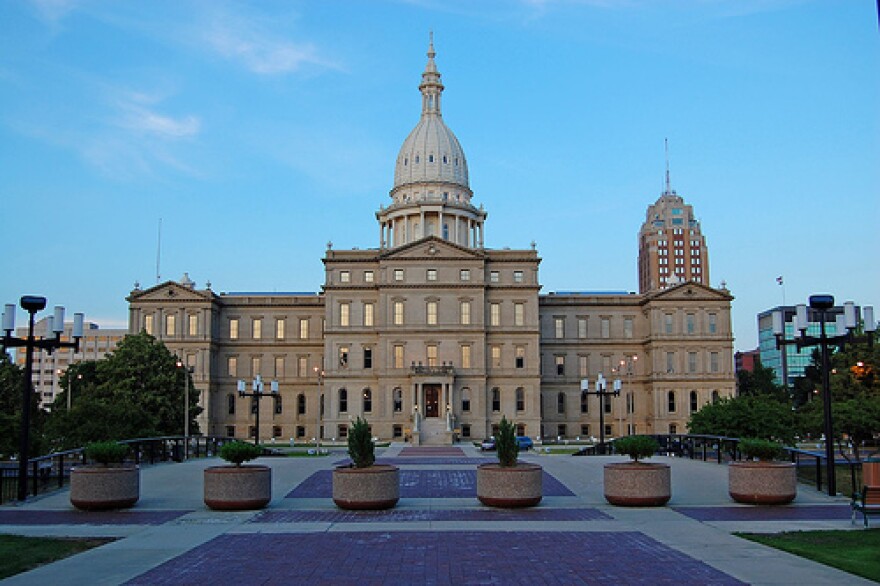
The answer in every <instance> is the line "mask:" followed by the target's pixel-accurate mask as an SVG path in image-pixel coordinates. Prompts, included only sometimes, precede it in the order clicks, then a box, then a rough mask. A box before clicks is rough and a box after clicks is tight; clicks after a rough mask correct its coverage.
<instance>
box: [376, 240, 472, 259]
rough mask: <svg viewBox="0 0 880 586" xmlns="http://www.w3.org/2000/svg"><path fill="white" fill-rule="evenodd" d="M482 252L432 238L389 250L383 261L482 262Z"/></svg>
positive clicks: (383, 255) (382, 256)
mask: <svg viewBox="0 0 880 586" xmlns="http://www.w3.org/2000/svg"><path fill="white" fill-rule="evenodd" d="M484 257H485V254H484V253H483V252H482V251H478V250H473V249H470V248H466V247H464V246H459V245H458V244H454V243H452V242H449V241H447V240H443V239H441V238H437V237H436V236H431V237H429V238H422V239H421V240H417V241H415V242H410V243H409V244H405V245H403V246H400V247H398V248H394V249H391V250H388V251H387V252H385V253H384V254H382V255H381V256H380V258H381V260H432V259H434V260H439V259H442V260H482V259H483V258H484Z"/></svg>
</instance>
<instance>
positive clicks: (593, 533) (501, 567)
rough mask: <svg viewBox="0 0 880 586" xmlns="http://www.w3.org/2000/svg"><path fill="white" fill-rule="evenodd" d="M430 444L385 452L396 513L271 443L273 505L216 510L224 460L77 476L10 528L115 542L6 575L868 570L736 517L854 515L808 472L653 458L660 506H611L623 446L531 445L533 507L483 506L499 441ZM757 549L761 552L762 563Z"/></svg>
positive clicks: (643, 579)
mask: <svg viewBox="0 0 880 586" xmlns="http://www.w3.org/2000/svg"><path fill="white" fill-rule="evenodd" d="M458 447H460V448H461V452H460V453H459V454H458V455H455V454H454V453H452V454H445V455H442V456H431V455H430V454H427V453H419V452H418V451H416V452H415V453H414V455H406V454H412V453H413V451H412V450H407V451H406V452H402V448H403V445H397V444H395V445H392V446H391V447H390V448H388V449H386V450H384V451H382V452H381V453H380V454H379V456H380V458H382V459H387V460H389V461H391V462H393V463H395V464H397V465H399V466H400V468H401V493H402V498H401V501H400V503H399V504H398V506H397V507H396V508H395V509H393V510H391V511H385V512H343V511H340V510H339V509H337V508H336V507H335V506H334V505H333V502H332V500H331V499H330V498H329V497H330V495H329V488H328V484H327V483H328V479H329V471H330V470H331V469H332V467H333V465H334V464H335V463H337V462H339V461H340V460H343V459H344V458H345V455H344V453H342V451H340V452H338V453H335V454H331V456H329V457H325V458H265V459H262V460H260V462H261V463H264V464H267V465H269V466H271V467H272V472H273V480H272V482H273V499H272V502H271V503H270V505H269V506H268V507H267V508H266V509H264V510H263V511H254V512H242V513H221V512H214V511H210V510H208V509H207V508H206V507H205V506H204V503H203V501H202V473H203V470H204V469H205V468H206V467H207V466H211V465H217V464H218V463H219V461H218V460H216V459H214V460H196V461H189V462H186V463H183V464H161V465H157V466H152V467H147V468H144V469H143V470H142V472H141V499H140V501H139V502H138V504H137V505H136V506H135V507H134V508H132V509H130V510H127V511H120V512H107V513H82V512H79V511H75V510H74V509H73V508H72V507H71V506H70V504H69V500H68V497H69V495H68V492H67V491H66V490H63V491H59V492H57V493H54V494H51V495H47V496H44V497H40V498H36V499H33V500H31V501H29V502H27V503H25V504H22V505H17V506H7V507H0V532H2V533H14V534H20V535H47V536H77V537H82V536H106V537H116V538H119V539H117V540H116V541H114V542H112V543H108V544H107V545H104V546H102V547H99V548H96V549H93V550H90V551H88V552H85V553H82V554H79V555H76V556H74V557H71V558H67V559H65V560H61V561H59V562H56V563H54V564H50V565H48V566H44V567H42V568H38V569H36V570H33V571H31V572H27V573H25V574H21V575H19V576H15V577H13V578H10V579H8V580H6V581H5V582H6V583H9V584H33V583H47V584H120V583H126V582H131V583H135V584H237V585H238V586H240V585H241V584H263V583H266V584H269V583H287V584H290V583H308V584H358V585H359V586H361V585H363V584H365V583H368V584H417V583H430V584H452V583H455V584H496V583H497V584H500V583H505V584H510V583H513V584H526V583H528V584H530V585H531V584H566V585H567V584H621V583H649V584H657V583H665V582H668V583H676V584H741V583H748V584H768V585H769V584H795V583H797V584H801V585H806V584H839V583H842V582H844V583H846V584H870V583H872V582H869V581H867V580H862V579H859V578H856V577H854V576H852V575H850V574H846V573H844V572H840V571H838V570H834V569H832V568H828V567H826V566H823V565H820V564H817V563H814V562H810V561H807V560H804V559H802V558H798V557H795V556H792V555H789V554H786V553H782V552H778V551H776V550H773V549H770V548H767V547H764V546H761V545H758V544H754V543H752V542H749V541H746V540H743V539H740V538H738V537H735V536H733V535H731V533H732V532H735V531H750V532H777V531H787V530H805V529H850V528H852V526H851V524H850V521H849V507H848V499H844V498H831V497H828V496H826V495H824V494H822V493H820V492H818V491H816V490H815V489H814V488H812V487H808V486H801V487H799V493H798V497H797V499H796V501H795V502H794V503H793V504H792V505H791V506H786V507H760V508H759V507H750V506H743V505H737V504H735V503H733V502H732V501H731V500H730V499H729V497H728V496H727V468H726V466H723V465H718V464H714V463H704V462H699V461H691V460H682V459H678V458H660V457H658V458H655V459H654V460H657V461H664V462H667V463H669V464H670V465H671V466H672V499H671V501H670V502H669V505H668V506H666V507H660V508H643V509H631V508H622V507H613V506H610V505H608V504H607V503H606V502H605V499H604V497H603V495H602V465H603V464H604V463H606V462H610V461H621V460H622V459H623V458H621V457H616V456H603V457H581V458H575V457H570V456H541V455H527V456H524V457H523V459H524V460H527V461H534V462H537V463H539V464H541V465H542V466H543V467H544V470H545V472H547V474H548V476H547V477H545V497H544V499H543V501H542V502H541V504H540V506H538V507H535V508H533V509H525V510H517V511H502V510H495V509H489V508H487V507H483V506H481V505H480V504H479V502H478V501H477V500H476V498H475V497H474V496H473V495H474V488H473V483H474V474H475V473H474V470H475V467H476V464H478V463H480V462H481V461H489V460H490V459H491V460H494V455H491V454H481V453H480V452H479V451H478V450H477V449H475V448H473V447H472V446H470V445H469V444H461V445H460V446H458ZM756 562H758V563H756Z"/></svg>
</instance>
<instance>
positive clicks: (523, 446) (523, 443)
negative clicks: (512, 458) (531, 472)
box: [516, 435, 535, 452]
mask: <svg viewBox="0 0 880 586" xmlns="http://www.w3.org/2000/svg"><path fill="white" fill-rule="evenodd" d="M516 445H518V446H519V450H520V451H521V452H522V451H525V450H531V449H532V448H533V447H534V446H535V442H533V441H532V438H530V437H529V436H527V435H518V436H516Z"/></svg>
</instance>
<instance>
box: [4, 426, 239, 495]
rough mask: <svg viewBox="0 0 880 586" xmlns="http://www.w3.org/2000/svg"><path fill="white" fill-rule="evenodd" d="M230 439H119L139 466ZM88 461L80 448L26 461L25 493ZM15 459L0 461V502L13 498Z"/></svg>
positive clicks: (213, 449) (66, 478) (212, 449)
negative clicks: (26, 483) (128, 447)
mask: <svg viewBox="0 0 880 586" xmlns="http://www.w3.org/2000/svg"><path fill="white" fill-rule="evenodd" d="M230 439H232V438H228V437H215V436H191V437H190V438H189V442H186V441H185V440H184V437H183V436H167V437H150V438H137V439H130V440H125V441H121V442H119V443H120V444H125V445H127V446H130V447H131V450H130V451H129V455H128V458H127V461H128V462H131V463H134V464H137V465H140V466H143V465H147V464H157V463H160V462H182V461H183V460H184V459H186V458H205V457H211V456H214V455H215V454H216V453H217V450H218V449H219V447H220V446H221V445H223V442H226V441H229V440H230ZM84 464H88V462H87V461H86V456H85V449H84V448H77V449H75V450H68V451H66V452H55V453H53V454H49V455H47V456H38V457H36V458H31V459H30V460H29V461H28V486H29V488H28V493H29V494H30V495H31V496H36V495H38V494H41V493H45V492H49V491H53V490H57V489H59V488H63V487H64V486H66V485H67V484H68V483H69V482H70V470H71V468H73V467H74V466H81V465H84ZM17 497H18V462H2V463H0V504H3V503H7V502H10V501H14V500H17Z"/></svg>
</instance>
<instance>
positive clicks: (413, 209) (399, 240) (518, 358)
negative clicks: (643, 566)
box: [128, 47, 734, 444]
mask: <svg viewBox="0 0 880 586" xmlns="http://www.w3.org/2000/svg"><path fill="white" fill-rule="evenodd" d="M419 89H420V92H421V94H422V114H421V119H420V121H419V123H418V124H417V126H416V127H415V129H414V130H413V131H412V132H411V133H410V135H409V136H408V137H407V139H406V140H405V142H404V144H403V146H402V148H401V151H400V153H399V155H398V157H397V160H396V167H395V182H394V186H393V188H392V189H391V191H390V197H391V200H392V203H391V204H390V206H389V207H384V206H383V207H381V208H380V210H379V211H378V212H377V213H376V219H377V221H378V223H379V233H380V234H379V246H378V247H377V248H372V249H353V250H334V249H333V248H332V246H330V245H328V248H327V250H326V253H325V255H324V258H323V259H322V261H323V263H324V267H325V279H324V285H323V290H322V292H321V293H319V294H302V293H221V294H217V293H215V292H214V291H212V290H211V289H210V287H208V288H205V289H201V290H200V289H197V288H196V287H195V284H194V283H193V282H192V281H191V280H190V279H189V278H188V277H185V278H184V279H182V280H181V282H179V283H174V282H166V283H163V284H160V285H157V286H156V287H153V288H150V289H147V290H140V289H136V290H135V291H133V292H132V293H131V295H130V296H129V298H128V300H129V303H130V320H129V324H130V325H129V330H130V331H131V332H137V331H140V330H147V331H148V332H149V333H151V334H153V335H155V336H157V337H159V338H160V339H162V340H163V341H164V342H165V343H166V344H167V345H168V346H169V348H170V349H171V350H172V351H173V352H176V353H177V354H178V355H179V356H181V357H183V358H184V360H185V361H186V363H187V364H189V365H190V366H192V367H193V370H194V374H193V376H194V381H195V384H196V387H197V388H199V389H200V390H201V399H200V401H201V404H202V406H203V407H204V408H205V411H204V413H203V414H202V416H201V417H202V418H201V420H200V422H199V423H200V428H201V430H202V432H204V433H210V434H218V435H235V436H238V437H247V436H253V425H254V421H255V417H254V410H255V409H256V408H259V409H261V411H260V422H261V430H260V437H261V438H267V437H271V438H282V439H283V440H284V441H287V440H288V439H289V438H297V439H300V440H306V441H311V440H312V438H314V437H315V436H316V433H318V434H319V435H320V437H322V438H324V439H335V440H342V439H343V438H344V437H345V434H346V433H347V429H348V425H349V422H350V421H351V420H352V419H354V418H355V417H358V416H362V417H365V418H366V419H367V420H368V421H369V423H370V424H371V426H372V432H373V435H375V436H377V437H380V438H383V439H407V440H410V441H413V442H416V443H422V444H430V443H450V442H452V441H454V439H455V438H456V437H461V438H481V437H484V436H488V435H491V434H492V432H493V429H494V426H496V425H497V424H498V422H499V421H500V420H501V418H502V416H507V417H508V419H512V420H513V421H515V422H516V424H517V426H518V430H517V431H518V433H519V434H520V435H529V436H532V437H541V438H554V439H555V438H556V437H557V436H561V437H563V438H565V439H574V438H577V437H582V438H583V437H585V436H598V435H599V423H598V421H599V411H598V409H599V405H598V402H597V399H596V398H595V397H587V398H586V399H582V395H581V380H582V379H587V380H588V381H589V382H590V384H591V385H592V384H594V383H595V380H596V378H597V377H598V376H599V375H600V373H601V374H602V375H603V376H604V378H606V379H608V380H609V384H611V382H610V381H611V380H612V379H618V378H619V379H620V380H621V383H622V395H621V397H620V398H609V399H608V403H609V404H608V405H607V406H606V414H607V415H608V416H607V417H606V418H605V422H606V427H607V429H606V430H605V431H606V432H607V433H606V436H609V437H613V436H617V435H620V434H625V433H631V432H636V433H667V432H673V433H675V432H678V433H683V432H685V423H686V422H687V420H688V418H689V416H690V413H691V411H692V410H694V409H696V408H697V407H699V406H702V405H703V404H705V403H706V402H708V401H710V400H712V399H713V398H714V397H720V396H727V395H731V394H732V393H733V391H734V376H733V364H732V359H733V356H732V353H733V337H732V332H731V324H730V302H731V300H732V297H731V296H730V294H729V293H728V292H727V291H726V290H715V289H712V288H710V287H708V286H706V285H703V284H700V283H696V282H682V283H680V284H677V285H675V286H672V287H669V288H667V289H665V290H654V291H651V292H648V293H645V294H639V295H636V294H595V293H565V294H562V293H560V294H553V293H551V294H547V295H541V294H540V289H541V285H540V281H539V273H538V267H539V264H540V262H541V259H540V258H539V256H538V252H537V251H536V250H535V247H534V245H533V246H532V247H531V248H530V249H526V250H510V249H506V248H505V249H489V248H486V247H485V244H484V238H485V219H486V217H487V214H486V212H485V210H484V209H483V207H482V206H480V207H475V206H474V204H473V203H472V201H471V200H472V196H473V194H472V192H471V190H470V187H469V184H468V169H467V161H466V159H465V156H464V152H463V150H462V148H461V146H460V144H459V143H458V140H457V139H456V138H455V135H454V134H453V133H452V131H451V130H450V129H449V128H448V127H447V126H446V124H445V123H444V122H443V119H442V116H441V110H440V96H441V92H442V90H443V85H442V84H441V83H440V74H439V73H438V72H437V68H436V65H435V63H434V51H433V47H431V48H430V49H429V51H428V65H427V66H426V68H425V72H424V73H423V74H422V83H421V85H420V86H419ZM256 375H261V376H262V378H263V379H266V380H269V379H271V380H275V381H278V388H279V392H278V394H277V397H271V396H270V397H266V398H265V399H263V400H261V401H260V402H259V403H255V402H254V400H253V399H250V398H240V397H238V395H237V393H236V383H237V381H238V380H245V381H249V380H251V379H252V378H254V377H255V376H256ZM267 388H268V387H267ZM594 403H595V404H594Z"/></svg>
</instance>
